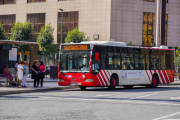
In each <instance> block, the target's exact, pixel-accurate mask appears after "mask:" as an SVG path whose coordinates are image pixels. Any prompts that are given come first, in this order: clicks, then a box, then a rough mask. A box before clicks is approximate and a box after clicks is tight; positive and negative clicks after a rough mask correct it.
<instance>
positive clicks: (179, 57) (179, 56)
mask: <svg viewBox="0 0 180 120" xmlns="http://www.w3.org/2000/svg"><path fill="white" fill-rule="evenodd" d="M174 62H175V64H176V65H178V66H180V46H179V47H178V49H177V50H176V54H175V59H174Z"/></svg>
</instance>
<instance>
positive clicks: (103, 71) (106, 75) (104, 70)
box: [103, 70, 109, 81]
mask: <svg viewBox="0 0 180 120" xmlns="http://www.w3.org/2000/svg"><path fill="white" fill-rule="evenodd" d="M103 72H104V74H105V76H106V78H107V80H108V81H109V77H108V75H107V74H106V71H105V70H103Z"/></svg>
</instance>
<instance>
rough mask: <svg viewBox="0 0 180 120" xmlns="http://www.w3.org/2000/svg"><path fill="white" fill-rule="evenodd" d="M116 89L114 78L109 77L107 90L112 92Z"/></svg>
mask: <svg viewBox="0 0 180 120" xmlns="http://www.w3.org/2000/svg"><path fill="white" fill-rule="evenodd" d="M115 88H116V78H115V77H114V76H112V77H111V80H110V86H109V87H108V89H109V90H114V89H115Z"/></svg>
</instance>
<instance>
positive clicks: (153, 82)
mask: <svg viewBox="0 0 180 120" xmlns="http://www.w3.org/2000/svg"><path fill="white" fill-rule="evenodd" d="M157 86H158V78H157V76H153V79H152V83H151V87H153V88H155V87H157Z"/></svg>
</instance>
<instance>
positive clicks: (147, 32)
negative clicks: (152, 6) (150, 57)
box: [143, 13, 155, 46]
mask: <svg viewBox="0 0 180 120" xmlns="http://www.w3.org/2000/svg"><path fill="white" fill-rule="evenodd" d="M154 30H155V14H154V13H143V46H154Z"/></svg>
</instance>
